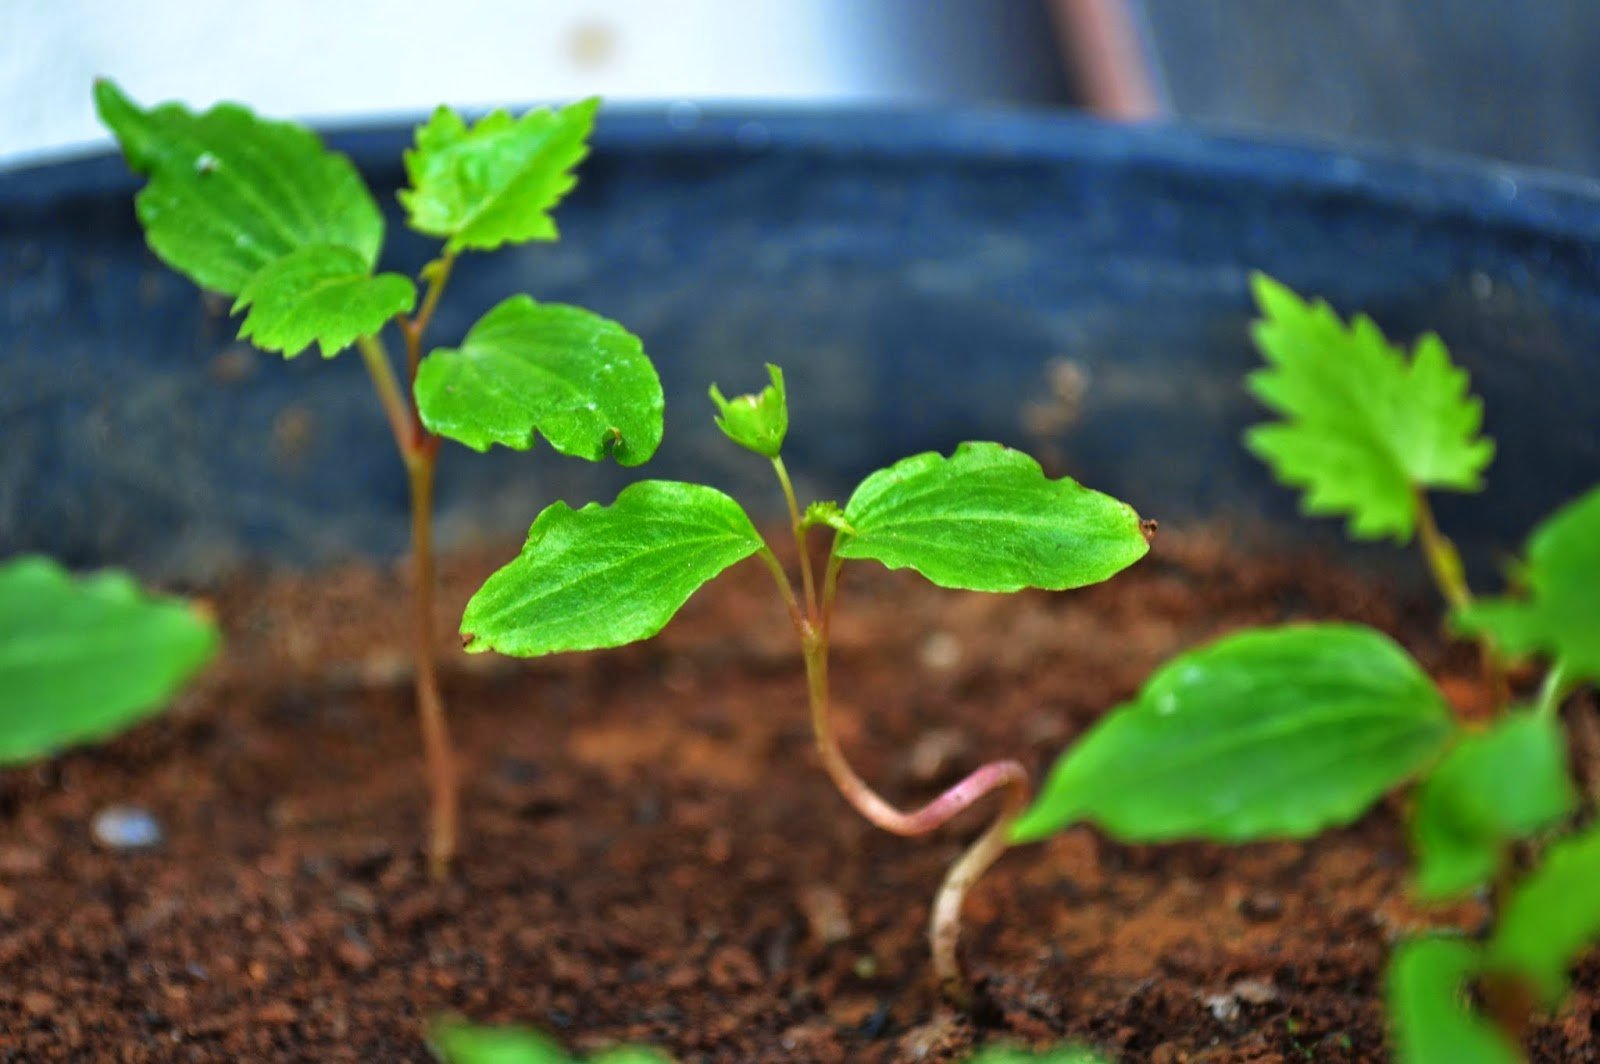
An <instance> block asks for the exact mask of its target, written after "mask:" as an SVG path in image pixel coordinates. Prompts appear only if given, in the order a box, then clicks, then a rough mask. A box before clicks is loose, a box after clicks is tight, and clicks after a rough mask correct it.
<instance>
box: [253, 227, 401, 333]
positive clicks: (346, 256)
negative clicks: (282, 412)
mask: <svg viewBox="0 0 1600 1064" xmlns="http://www.w3.org/2000/svg"><path fill="white" fill-rule="evenodd" d="M416 299H417V289H416V286H415V285H413V284H412V283H411V279H410V278H409V277H402V276H401V275H399V274H397V273H384V274H379V275H378V276H376V277H374V276H372V274H371V271H370V269H369V268H368V266H367V265H366V263H364V262H362V261H361V256H360V255H359V254H358V253H357V252H354V251H352V250H350V249H349V248H342V247H335V246H334V245H332V244H316V245H313V246H311V247H305V248H301V249H300V250H299V251H291V252H289V254H287V255H285V256H283V257H282V258H280V259H275V260H274V261H272V262H270V263H268V264H267V265H266V266H264V267H262V268H261V269H260V270H259V271H258V272H257V273H256V275H255V276H254V277H252V278H250V280H249V281H247V282H246V283H245V286H244V288H243V289H241V290H240V292H239V298H238V301H237V302H235V303H234V305H233V312H234V313H235V314H237V313H238V312H239V311H241V310H244V309H245V308H246V307H248V308H249V309H250V314H249V316H247V317H246V318H245V319H244V325H243V326H242V327H241V328H240V329H239V338H240V339H241V340H249V341H251V342H252V343H254V344H255V345H256V346H257V347H259V348H262V349H264V350H267V351H277V352H279V353H281V354H282V355H283V356H284V357H285V358H293V357H295V356H296V355H298V354H300V353H301V352H302V351H304V350H305V349H306V348H308V347H310V346H311V345H312V344H313V343H317V344H320V345H321V347H322V357H323V358H332V357H333V356H334V355H337V354H338V353H339V352H340V351H342V350H344V349H345V348H346V347H349V346H350V345H351V344H352V343H354V342H355V341H356V338H357V337H361V336H371V335H373V334H374V333H376V332H378V331H379V330H380V329H382V328H383V326H384V324H385V323H386V322H387V321H388V320H389V319H390V318H392V317H394V316H395V315H396V314H405V313H409V312H410V310H411V307H412V305H413V304H414V303H415V302H416Z"/></svg>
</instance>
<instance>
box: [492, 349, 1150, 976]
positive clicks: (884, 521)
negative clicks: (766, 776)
mask: <svg viewBox="0 0 1600 1064" xmlns="http://www.w3.org/2000/svg"><path fill="white" fill-rule="evenodd" d="M769 371H770V374H771V380H772V383H771V384H770V385H768V386H767V387H766V388H765V389H764V390H762V391H761V392H759V393H757V394H754V395H745V396H740V397H738V398H736V399H732V400H728V399H724V398H723V397H722V394H721V393H720V392H718V391H717V390H716V389H713V390H712V393H711V394H712V399H713V401H714V402H715V403H716V406H717V409H718V413H719V417H718V419H717V423H718V424H719V425H720V426H721V427H722V430H723V432H724V433H726V434H727V435H728V437H729V438H730V439H732V440H733V441H734V442H735V443H737V444H739V445H740V446H742V447H745V448H747V449H748V450H751V451H753V452H755V453H756V454H758V455H761V456H762V457H763V458H766V459H767V460H768V461H769V462H770V463H771V465H772V469H773V472H774V474H775V476H776V479H777V482H778V487H779V489H780V491H781V492H782V495H783V498H784V500H785V503H786V505H787V508H788V513H789V519H790V528H789V531H790V533H791V534H792V535H793V537H794V541H795V546H796V550H797V552H798V558H799V577H800V579H799V587H798V589H797V588H796V587H795V585H794V582H793V581H791V579H790V576H789V574H788V573H787V572H786V571H785V570H784V568H783V566H782V565H781V564H780V563H779V561H778V559H777V557H776V555H775V554H774V553H773V551H772V549H771V547H770V546H769V545H768V544H767V542H766V540H764V539H763V538H762V536H761V534H760V533H759V532H758V531H757V530H756V527H755V525H754V524H752V523H751V520H750V518H749V517H748V516H747V515H746V514H745V511H744V509H743V508H742V507H741V506H740V505H739V504H738V503H737V502H735V501H734V500H733V499H731V498H729V497H728V496H727V495H725V494H723V493H722V492H720V491H718V490H716V489H715V488H710V487H706V486H704V485H700V484H686V483H676V482H669V481H659V480H655V481H642V482H640V483H636V484H633V485H631V486H630V487H628V488H626V489H624V490H623V491H622V493H621V494H620V495H618V496H617V499H616V502H615V503H613V504H612V505H610V506H598V505H595V504H592V503H591V504H590V505H587V506H585V507H583V508H582V509H579V510H573V509H571V508H570V507H568V506H567V505H566V504H564V503H556V504H554V505H552V506H550V507H549V508H548V509H546V510H545V511H544V512H543V513H541V514H540V515H539V516H538V519H537V520H535V521H534V523H533V527H532V528H531V529H530V530H529V532H528V540H527V543H526V544H525V545H524V546H523V548H522V553H521V554H520V555H519V556H518V557H517V558H516V559H515V560H513V561H512V562H511V563H510V564H508V565H506V566H505V567H504V568H502V569H501V570H500V571H499V572H497V573H495V574H494V575H493V576H491V577H490V578H489V580H488V582H487V583H485V584H484V586H483V587H482V588H481V589H480V590H479V591H478V593H477V594H476V595H474V596H473V598H472V600H471V601H470V602H469V603H468V604H467V609H466V613H465V615H464V616H463V618H462V622H461V631H462V634H463V635H464V636H466V638H467V649H468V650H470V651H484V650H496V651H499V652H500V653H503V654H511V655H516V656H519V657H534V656H537V655H541V654H552V653H557V652H561V651H575V650H594V649H599V648H602V647H614V646H621V645H623V644H626V643H631V642H634V641H636V640H640V639H647V638H649V637H650V636H652V635H655V634H656V633H657V632H658V631H660V630H661V628H662V627H663V626H664V625H665V624H666V623H667V621H668V620H669V619H671V617H672V615H673V614H675V613H676V612H677V611H678V609H679V608H680V607H681V606H682V605H683V604H684V602H685V601H686V600H687V599H688V598H689V596H690V595H692V594H693V593H694V591H695V590H696V589H697V588H699V587H700V586H701V585H702V584H704V583H705V582H706V581H708V580H710V579H711V578H712V577H714V576H716V575H717V574H718V573H720V572H722V570H724V569H726V568H727V567H728V566H730V565H733V564H734V563H735V562H738V561H741V560H743V559H745V558H748V557H751V556H752V555H754V556H756V557H757V558H759V559H760V560H761V562H762V564H764V565H765V566H766V568H767V569H768V570H769V571H770V572H771V574H772V576H773V578H774V580H775V581H776V583H777V587H778V592H779V594H780V596H781V597H782V600H783V603H784V606H785V607H786V609H787V611H788V614H789V619H790V621H791V622H792V623H793V626H794V629H795V632H796V634H797V636H798V637H799V643H800V649H801V654H802V657H803V659H804V663H805V671H806V679H807V688H808V691H809V696H810V704H811V724H812V730H813V732H814V734H815V738H816V743H817V749H818V751H819V753H820V754H821V757H822V763H823V765H824V767H825V768H826V769H827V772H828V775H829V777H830V778H831V779H832V780H833V782H834V784H835V785H836V786H837V787H838V789H839V791H840V792H841V793H842V794H843V796H844V797H845V799H846V800H847V801H848V802H849V803H850V804H851V805H852V806H854V807H855V809H856V810H857V811H858V812H859V813H861V815H862V816H864V817H866V818H867V819H868V820H870V821H871V822H872V823H874V824H876V825H878V826H879V827H881V828H883V829H885V830H887V831H890V832H893V833H894V834H897V835H904V836H917V835H925V834H927V833H928V832H930V831H933V830H934V829H935V828H937V827H939V826H940V825H942V824H944V823H946V822H947V821H949V820H950V819H951V818H952V817H954V816H956V815H957V814H958V813H960V812H961V811H962V810H964V809H966V808H968V807H969V806H971V805H972V804H973V803H975V802H977V801H979V800H981V799H982V798H983V797H984V796H985V795H987V794H989V793H990V792H993V791H1004V792H1005V795H1004V800H1003V806H1002V809H1001V812H1000V814H999V816H998V817H997V818H996V820H995V822H994V824H993V826H991V827H990V828H989V829H988V830H987V831H986V832H984V833H983V834H982V835H981V836H980V837H979V838H978V839H977V841H976V842H974V843H973V844H972V845H971V847H970V848H968V850H967V851H966V853H965V854H963V855H962V856H961V857H960V858H959V859H958V860H957V861H956V862H955V864H954V865H952V866H951V868H950V870H949V873H948V874H947V875H946V877H945V880H944V883H943V885H942V886H941V887H940V889H939V893H938V895H937V897H936V899H935V902H934V906H933V914H932V918H931V921H930V931H929V935H930V942H931V947H932V952H933V964H934V970H935V974H936V975H937V977H938V979H939V982H940V984H941V986H942V987H943V988H944V989H945V990H946V991H947V992H948V993H950V994H952V995H954V996H960V995H961V994H963V993H964V987H965V981H964V979H963V977H962V975H961V969H960V966H959V962H958V956H957V940H958V937H959V934H960V922H961V906H962V901H963V899H964V898H965V897H966V894H967V892H968V890H969V889H970V888H971V886H972V884H973V883H974V882H975V881H976V880H977V879H978V878H979V877H980V876H981V875H982V874H983V872H984V871H985V870H986V869H987V868H988V867H989V866H990V865H991V864H992V863H993V862H994V861H995V860H996V859H997V858H998V857H999V856H1000V854H1001V853H1002V852H1003V851H1004V850H1005V848H1006V847H1007V846H1008V845H1009V842H1010V831H1011V823H1012V821H1013V820H1014V819H1015V818H1016V816H1017V814H1018V813H1019V812H1021V810H1022V808H1023V806H1025V805H1026V804H1027V801H1028V797H1029V793H1030V786H1029V781H1028V773H1027V770H1026V769H1025V768H1024V767H1023V766H1022V765H1021V764H1020V763H1019V762H1017V761H1011V760H1005V761H996V762H993V763H991V764H987V765H984V766H982V767H981V768H979V769H977V770H976V771H974V772H973V773H972V774H971V775H970V776H969V777H967V778H966V779H964V780H962V781H961V782H960V783H958V784H956V785H955V786H954V787H952V788H951V789H950V790H949V791H947V792H945V793H944V794H943V795H941V796H939V797H937V798H935V799H934V800H933V801H931V802H929V803H928V804H927V805H925V806H923V807H922V808H920V809H916V810H912V811H903V810H901V809H900V808H899V807H897V806H896V805H894V804H893V803H891V802H890V801H888V800H887V799H885V798H883V797H882V796H880V795H879V794H878V792H877V791H875V790H874V789H873V788H872V786H871V785H870V784H868V783H867V782H866V781H865V780H863V779H862V778H861V777H860V776H859V775H858V774H857V773H856V771H855V769H854V768H852V767H851V765H850V762H849V760H848V759H847V758H846V756H845V753H844V751H843V750H842V749H841V747H840V745H839V741H838V738H837V736H836V735H835V734H834V729H833V722H832V718H831V715H830V709H829V683H828V646H829V637H830V633H831V630H832V622H833V613H834V605H835V601H836V599H837V593H838V589H839V581H840V575H841V573H842V571H843V569H844V566H845V563H846V562H850V561H859V560H874V561H877V562H880V563H882V564H883V565H885V566H887V567H889V568H891V569H901V568H910V569H914V570H916V571H917V572H918V573H920V574H922V576H924V577H926V578H927V579H928V580H930V581H932V582H933V583H935V584H937V585H939V586H941V587H948V588H959V589H966V590H973V591H991V592H1009V591H1018V590H1021V589H1022V588H1026V587H1035V588H1045V589H1048V590H1057V591H1059V590H1065V589H1068V588H1075V587H1083V586H1085V585H1088V584H1094V583H1098V582H1100V581H1102V580H1105V579H1108V578H1109V577H1111V576H1112V575H1114V574H1115V573H1117V572H1119V571H1121V570H1122V569H1124V568H1126V567H1127V566H1129V565H1132V564H1133V563H1134V562H1135V561H1137V560H1138V559H1139V558H1141V557H1143V556H1144V554H1145V552H1146V551H1147V550H1148V542H1147V539H1148V531H1149V530H1148V528H1147V527H1146V526H1144V525H1143V524H1141V522H1140V520H1139V517H1138V515H1137V514H1135V513H1134V512H1133V510H1132V509H1131V508H1130V507H1128V506H1127V505H1125V504H1124V503H1121V502H1118V501H1116V500H1115V499H1112V498H1110V497H1109V496H1106V495H1102V494H1100V493H1099V492H1095V491H1091V490H1089V489H1088V488H1085V487H1082V486H1081V485H1079V484H1077V483H1075V482H1074V481H1072V480H1070V479H1066V478H1063V479H1060V480H1051V479H1048V478H1047V477H1046V476H1045V475H1044V473H1043V472H1042V471H1041V470H1040V468H1039V465H1038V463H1037V462H1035V461H1034V460H1033V459H1031V458H1029V457H1028V456H1027V455H1024V454H1022V453H1020V452H1018V451H1013V450H1010V449H1009V448H1006V447H1002V446H1000V445H999V444H995V443H966V444H962V445H961V446H960V447H958V448H957V449H956V451H955V453H954V454H953V455H951V456H949V457H945V456H942V455H939V454H934V453H928V454H919V455H916V456H914V457H911V458H907V459H905V460H903V461H900V462H897V463H896V464H894V465H893V466H890V467H889V468H887V469H883V470H879V471H878V472H876V473H873V474H872V475H871V476H869V477H867V478H866V480H864V481H863V482H862V483H861V485H860V486H859V487H858V488H857V489H856V491H855V493H854V494H853V495H852V496H851V497H850V500H849V501H848V502H847V503H846V504H845V505H844V506H842V507H841V506H839V505H837V504H835V503H831V502H818V503H812V504H811V505H810V506H806V507H802V506H801V505H800V503H799V500H798V499H797V497H796V495H795V491H794V486H793V484H792V483H791V481H790V478H789V472H788V469H787V468H786V467H785V466H784V462H783V457H782V453H781V452H782V447H783V441H784V437H785V434H786V432H787V427H788V409H787V402H786V395H785V392H784V382H783V374H782V373H781V372H780V371H779V370H778V369H777V367H769ZM819 527H821V528H823V529H824V530H826V531H827V532H829V533H831V545H830V546H829V548H828V553H827V559H826V561H825V562H824V563H823V564H822V565H821V566H820V567H817V566H814V565H813V559H812V557H811V551H810V549H809V540H808V533H810V531H811V530H813V529H815V528H819Z"/></svg>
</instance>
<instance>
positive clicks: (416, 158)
mask: <svg viewBox="0 0 1600 1064" xmlns="http://www.w3.org/2000/svg"><path fill="white" fill-rule="evenodd" d="M599 107H600V101H599V100H593V99H591V100H583V101H580V102H579V103H575V104H572V105H571V106H569V107H564V108H562V109H561V110H559V111H550V110H548V109H545V108H539V109H538V110H534V111H529V112H528V113H527V114H525V115H523V116H522V117H521V118H513V117H511V115H510V114H508V113H506V112H505V111H496V112H494V113H493V114H491V115H489V116H488V117H486V118H484V119H483V120H482V121H480V122H478V123H477V124H476V125H473V126H471V127H468V125H467V123H466V122H465V121H463V120H462V118H461V116H460V115H458V114H456V113H455V112H454V111H452V110H450V109H449V108H448V107H441V108H439V109H438V110H437V111H435V112H434V113H433V117H432V118H430V119H429V120H428V122H427V124H425V125H423V126H422V127H421V128H419V129H418V130H417V145H416V147H415V148H414V149H412V150H411V151H408V152H406V156H405V162H406V173H407V174H408V175H409V177H410V179H411V188H410V189H407V190H405V191H402V192H401V193H400V202H401V203H402V204H404V205H405V208H406V213H407V214H408V216H409V217H410V222H411V227H412V228H413V229H416V230H418V231H419V232H423V233H427V234H429V235H430V236H437V237H445V238H446V239H447V243H446V245H445V246H446V248H447V249H448V250H449V251H451V252H460V251H469V250H476V251H492V250H493V249H495V248H497V247H499V246H500V245H502V244H515V243H521V242H523V241H526V240H554V239H556V236H557V233H556V224H555V222H554V221H553V220H552V219H551V217H550V212H551V211H552V210H553V209H555V206H556V204H557V203H559V202H560V201H561V198H562V197H563V196H565V195H566V194H567V192H568V191H569V190H570V189H571V188H572V186H573V185H575V184H576V183H577V178H576V177H574V176H573V175H572V168H573V167H575V166H577V165H578V163H579V162H580V161H581V160H582V159H583V157H584V156H585V155H587V154H588V153H589V145H588V138H589V131H590V130H591V129H592V128H593V126H594V115H595V111H597V110H598V109H599Z"/></svg>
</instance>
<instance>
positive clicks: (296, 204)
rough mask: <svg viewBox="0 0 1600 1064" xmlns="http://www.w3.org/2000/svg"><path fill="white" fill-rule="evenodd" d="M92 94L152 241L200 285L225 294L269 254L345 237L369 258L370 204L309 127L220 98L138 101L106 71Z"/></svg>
mask: <svg viewBox="0 0 1600 1064" xmlns="http://www.w3.org/2000/svg"><path fill="white" fill-rule="evenodd" d="M94 97H95V105H96V107H97V108H98V110H99V113H100V119H101V121H103V122H105V124H106V125H107V126H109V127H110V129H111V132H112V133H114V134H115V135H116V137H117V140H118V141H119V142H120V143H121V145H122V151H123V154H124V155H125V156H126V157H127V160H128V165H129V166H131V167H132V168H133V169H134V170H135V171H137V172H138V173H141V174H144V175H146V176H147V177H149V179H150V180H149V183H148V184H147V185H145V187H144V189H143V190H142V191H141V192H140V193H139V195H138V197H137V199H136V201H135V205H136V209H137V212H138V215H139V221H140V223H141V224H142V225H143V226H144V230H145V237H146V239H147V240H148V241H149V243H150V247H151V249H152V250H153V251H155V253H156V254H157V255H158V256H160V258H161V260H162V261H163V262H165V263H166V264H167V265H169V266H171V267H172V268H173V269H175V270H177V271H178V272H179V273H181V274H183V275H184V276H186V277H188V278H190V279H191V280H193V281H194V282H195V283H196V284H198V285H200V286H201V287H202V288H209V289H213V290H215V291H218V292H222V293H225V294H227V295H231V296H236V295H238V294H239V292H240V291H241V290H243V288H244V286H245V284H246V283H247V282H248V281H249V280H250V278H251V277H253V276H254V275H255V274H256V272H257V271H259V270H260V269H261V268H262V267H264V266H266V265H267V264H268V263H270V262H273V261H274V260H276V259H279V258H281V257H282V256H284V255H287V254H289V253H290V252H292V251H298V250H300V249H302V248H306V247H311V246H313V245H323V244H331V245H334V246H335V247H342V248H348V249H350V250H351V251H352V252H354V253H355V254H356V255H357V256H359V258H360V261H361V262H362V263H363V264H364V265H365V267H366V270H367V272H370V271H371V269H372V267H373V265H374V264H375V263H376V262H377V258H378V250H379V248H380V247H381V246H382V244H383V216H382V215H381V214H380V213H379V212H378V205H377V203H376V202H374V200H373V198H372V194H371V193H370V192H369V191H367V186H366V185H365V184H364V183H363V182H362V180H361V176H360V174H358V173H357V172H356V169H355V167H354V166H353V165H351V163H350V160H349V159H347V158H345V157H344V156H343V155H339V154H337V153H335V152H330V151H328V150H327V149H326V148H324V147H323V146H322V142H321V141H320V140H319V139H318V138H317V137H316V135H315V134H313V133H311V132H310V131H309V130H307V129H304V128H302V127H300V126H297V125H294V124H292V123H289V122H271V121H267V120H265V119H262V118H258V117H256V116H255V115H254V114H252V113H251V112H250V111H249V110H247V109H246V108H243V107H240V106H239V105H237V104H231V103H223V104H218V105H217V106H216V107H213V108H211V109H210V110H209V111H204V112H202V113H200V114H195V113H194V112H192V111H190V110H189V109H188V108H186V107H183V106H181V105H179V104H175V103H169V104H162V105H161V106H159V107H153V108H150V109H148V110H145V109H142V108H140V107H139V106H138V105H137V104H135V103H134V102H133V101H132V100H130V99H128V97H127V96H125V95H124V94H123V93H122V91H121V90H120V89H118V88H117V87H116V85H114V84H112V83H111V82H110V81H105V80H102V81H98V82H96V83H95V87H94Z"/></svg>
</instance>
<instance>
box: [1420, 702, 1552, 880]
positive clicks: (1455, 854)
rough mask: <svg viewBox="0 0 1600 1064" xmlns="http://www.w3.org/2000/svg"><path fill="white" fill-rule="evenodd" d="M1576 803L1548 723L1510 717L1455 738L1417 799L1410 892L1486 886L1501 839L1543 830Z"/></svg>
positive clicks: (1500, 851) (1499, 855)
mask: <svg viewBox="0 0 1600 1064" xmlns="http://www.w3.org/2000/svg"><path fill="white" fill-rule="evenodd" d="M1577 801H1578V794H1577V790H1576V789H1575V788H1574V787H1573V785H1572V780H1571V779H1570V778H1569V776H1568V773H1567V746H1566V740H1565V738H1564V737H1563V735H1562V733H1561V728H1560V726H1559V725H1557V723H1556V722H1555V721H1553V720H1550V719H1548V718H1545V717H1539V716H1535V715H1533V714H1531V713H1517V714H1515V715H1513V716H1508V717H1506V718H1504V719H1503V720H1501V721H1500V722H1498V723H1497V724H1496V725H1495V726H1494V728H1493V729H1491V730H1490V731H1487V732H1483V733H1480V734H1476V735H1468V736H1465V737H1463V738H1462V739H1461V741H1460V742H1458V743H1457V744H1456V745H1455V748H1454V749H1452V750H1451V751H1450V752H1449V753H1448V754H1447V755H1445V758H1444V760H1442V761H1441V762H1439V765H1438V767H1436V768H1435V769H1434V770H1433V771H1432V772H1431V773H1429V775H1428V778H1427V779H1426V780H1424V781H1423V784H1422V787H1421V788H1420V790H1419V793H1418V796H1417V803H1416V811H1415V813H1414V816H1413V825H1412V831H1413V836H1414V839H1415V843H1416V848H1417V891H1418V893H1419V894H1421V895H1422V896H1423V897H1425V898H1444V897H1449V896H1451V895H1455V894H1461V893H1464V892H1466V891H1470V890H1472V889H1474V888H1476V887H1478V886H1480V885H1481V884H1483V883H1485V882H1487V881H1488V880H1489V879H1491V878H1492V877H1493V876H1494V874H1495V871H1496V870H1497V869H1498V868H1499V867H1500V862H1501V859H1502V857H1503V855H1504V851H1505V844H1506V843H1507V842H1508V841H1510V840H1512V839H1520V838H1523V837H1525V836H1528V835H1531V834H1533V833H1534V832H1536V831H1539V830H1541V829H1543V828H1546V827H1548V826H1550V825H1551V824H1553V823H1554V822H1555V821H1557V820H1560V819H1561V818H1562V817H1564V816H1566V815H1567V814H1568V813H1570V812H1571V811H1572V810H1573V808H1574V807H1575V806H1576V805H1577Z"/></svg>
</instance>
